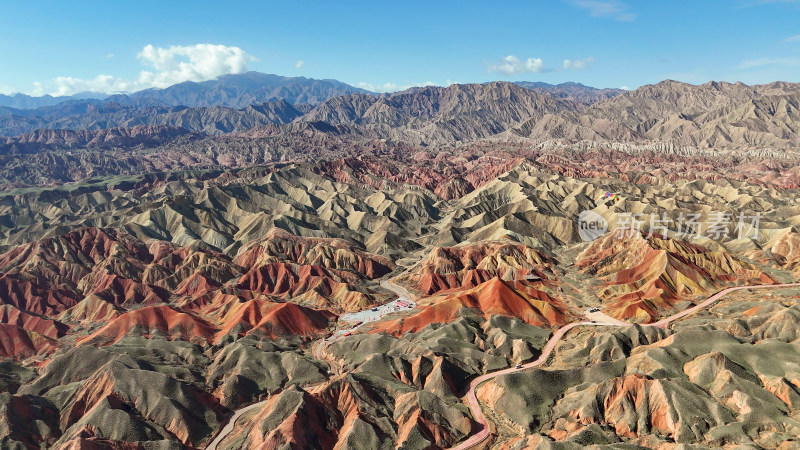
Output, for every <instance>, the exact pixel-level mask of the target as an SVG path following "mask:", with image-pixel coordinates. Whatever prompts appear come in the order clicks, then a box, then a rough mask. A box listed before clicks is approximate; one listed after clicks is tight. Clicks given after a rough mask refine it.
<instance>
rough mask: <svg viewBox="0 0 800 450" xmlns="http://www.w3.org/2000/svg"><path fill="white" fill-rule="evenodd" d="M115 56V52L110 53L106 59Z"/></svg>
mask: <svg viewBox="0 0 800 450" xmlns="http://www.w3.org/2000/svg"><path fill="white" fill-rule="evenodd" d="M113 57H114V54H113V53H109V54H107V55H106V59H111V58H113Z"/></svg>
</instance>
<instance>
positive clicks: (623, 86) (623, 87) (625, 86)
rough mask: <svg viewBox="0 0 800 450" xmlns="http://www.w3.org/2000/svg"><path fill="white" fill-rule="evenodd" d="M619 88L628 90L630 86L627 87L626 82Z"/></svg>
mask: <svg viewBox="0 0 800 450" xmlns="http://www.w3.org/2000/svg"><path fill="white" fill-rule="evenodd" d="M619 88H620V89H622V90H623V91H630V90H631V88H629V87H628V85H627V84H625V85H622V86H620V87H619Z"/></svg>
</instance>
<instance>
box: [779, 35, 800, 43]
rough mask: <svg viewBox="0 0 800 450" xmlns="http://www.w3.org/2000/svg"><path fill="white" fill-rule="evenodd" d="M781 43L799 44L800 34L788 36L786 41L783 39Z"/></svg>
mask: <svg viewBox="0 0 800 450" xmlns="http://www.w3.org/2000/svg"><path fill="white" fill-rule="evenodd" d="M783 42H800V34H795V35H794V36H789V37H787V38H786V39H784V40H783Z"/></svg>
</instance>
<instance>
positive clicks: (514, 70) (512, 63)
mask: <svg viewBox="0 0 800 450" xmlns="http://www.w3.org/2000/svg"><path fill="white" fill-rule="evenodd" d="M542 71H544V62H543V61H542V59H541V58H528V59H527V60H526V61H524V62H523V61H521V60H520V59H519V58H517V57H516V56H514V55H508V56H506V57H505V58H503V59H502V60H500V62H498V63H497V64H492V65H490V66H489V73H504V74H506V75H514V74H518V73H526V72H533V73H539V72H542Z"/></svg>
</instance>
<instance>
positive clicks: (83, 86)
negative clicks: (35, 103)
mask: <svg viewBox="0 0 800 450" xmlns="http://www.w3.org/2000/svg"><path fill="white" fill-rule="evenodd" d="M136 58H137V59H138V60H139V62H140V63H141V64H142V65H143V66H145V67H146V68H147V69H146V70H142V71H140V72H139V75H138V76H137V77H136V79H133V80H128V79H125V78H120V77H116V76H113V75H97V76H96V77H94V78H90V79H83V78H74V77H57V78H55V79H54V80H53V82H52V84H43V83H34V86H35V89H34V92H33V93H34V95H43V94H50V95H54V96H59V95H72V94H75V93H78V92H86V91H91V92H102V93H108V94H110V93H119V92H133V91H139V90H142V89H148V88H165V87H167V86H171V85H173V84H176V83H182V82H184V81H206V80H213V79H215V78H217V77H219V76H220V75H227V74H236V73H243V72H246V71H247V64H248V63H249V62H250V61H253V60H255V58H253V57H252V56H250V55H248V54H247V53H245V51H244V50H242V49H241V48H239V47H233V46H226V45H217V44H196V45H187V46H183V45H173V46H170V47H155V46H153V45H149V44H148V45H146V46H145V47H144V48H143V49H142V50H141V51H140V52H139V53H138V54H137V55H136Z"/></svg>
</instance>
